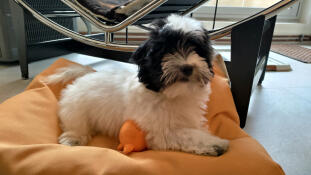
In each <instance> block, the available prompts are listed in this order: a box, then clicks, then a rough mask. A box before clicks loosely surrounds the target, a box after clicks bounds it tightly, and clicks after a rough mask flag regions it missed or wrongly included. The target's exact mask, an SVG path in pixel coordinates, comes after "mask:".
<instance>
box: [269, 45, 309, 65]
mask: <svg viewBox="0 0 311 175" xmlns="http://www.w3.org/2000/svg"><path fill="white" fill-rule="evenodd" d="M271 51H273V52H275V53H278V54H281V55H284V56H287V57H289V58H292V59H295V60H298V61H301V62H304V63H311V49H308V48H305V47H302V46H298V45H290V44H273V45H271Z"/></svg>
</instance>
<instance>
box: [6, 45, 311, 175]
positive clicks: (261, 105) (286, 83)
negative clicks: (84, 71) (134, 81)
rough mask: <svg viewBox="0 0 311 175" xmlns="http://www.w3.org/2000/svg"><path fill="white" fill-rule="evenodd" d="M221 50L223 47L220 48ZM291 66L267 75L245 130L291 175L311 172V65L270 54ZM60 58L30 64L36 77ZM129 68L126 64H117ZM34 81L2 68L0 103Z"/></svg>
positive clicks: (79, 58)
mask: <svg viewBox="0 0 311 175" xmlns="http://www.w3.org/2000/svg"><path fill="white" fill-rule="evenodd" d="M218 49H219V48H218ZM220 49H221V47H220ZM270 55H271V56H272V57H276V58H278V59H280V60H281V61H284V62H287V63H289V64H290V65H291V67H292V71H290V72H267V74H266V78H265V80H264V81H263V84H262V86H259V87H257V88H256V90H255V91H254V92H253V95H252V99H251V104H250V109H249V115H248V119H247V123H246V127H245V131H246V132H248V133H249V134H250V135H251V136H253V137H254V138H256V139H257V140H258V141H259V142H260V143H261V144H262V145H263V146H264V147H265V148H266V149H267V151H268V152H269V153H270V155H271V156H272V158H273V159H274V160H276V161H277V162H278V163H280V164H281V166H282V167H283V169H284V170H285V172H286V174H287V175H297V174H299V175H309V174H310V172H311V167H310V165H311V151H310V148H311V134H310V133H311V127H310V126H311V76H310V75H311V64H304V63H301V62H298V61H295V60H292V59H289V58H286V57H284V56H281V55H278V54H275V53H273V52H271V53H270ZM63 57H65V58H67V59H69V60H72V61H75V62H78V63H81V64H84V65H91V66H93V67H94V68H95V69H97V70H100V69H102V68H104V66H105V64H106V63H107V62H112V61H110V60H103V59H99V58H94V57H89V56H84V55H79V54H69V55H65V56H63ZM56 59H57V58H51V59H47V60H42V61H37V62H34V63H31V64H30V77H34V76H35V75H36V74H38V73H39V72H41V71H42V70H43V69H45V68H46V67H48V66H49V65H50V64H51V63H53V62H54V61H55V60H56ZM114 64H116V65H117V66H119V65H121V66H126V64H123V63H114ZM30 81H31V79H30V80H21V78H20V71H19V67H18V66H16V65H13V66H1V65H0V103H1V102H3V101H4V100H5V99H7V98H9V97H11V96H13V95H16V94H17V93H19V92H21V91H23V89H24V88H25V87H26V86H27V84H28V83H29V82H30Z"/></svg>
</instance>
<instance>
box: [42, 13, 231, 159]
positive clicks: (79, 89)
mask: <svg viewBox="0 0 311 175" xmlns="http://www.w3.org/2000/svg"><path fill="white" fill-rule="evenodd" d="M153 26H154V29H153V30H152V31H151V33H150V38H149V39H148V40H147V41H146V42H145V43H144V44H142V45H141V46H140V47H139V48H138V49H137V50H136V52H135V53H134V54H133V56H132V60H133V61H134V62H135V63H136V64H137V65H138V74H137V72H135V71H134V72H133V71H129V70H126V69H118V70H116V69H114V70H104V71H101V72H92V71H91V70H90V69H88V68H85V67H80V66H72V67H69V68H63V69H60V70H59V71H58V73H56V74H54V75H51V76H49V77H48V78H47V80H46V81H47V82H48V83H56V82H60V81H67V80H70V79H72V78H77V77H78V78H77V79H76V80H75V81H74V82H73V83H72V84H71V85H68V86H67V88H66V89H64V90H63V91H62V96H61V99H60V102H59V105H60V110H59V118H60V121H61V125H62V129H63V131H64V132H63V133H62V135H61V136H60V137H59V143H61V144H64V145H86V144H87V143H88V141H89V140H90V138H91V136H92V134H93V133H94V132H99V133H102V134H105V135H109V136H112V137H117V136H118V133H119V130H120V127H121V126H122V124H123V123H124V122H125V121H126V120H134V121H135V122H136V123H137V124H138V126H139V127H140V128H141V129H142V130H144V131H145V132H146V138H145V139H146V142H147V145H148V148H150V149H154V150H179V151H184V152H189V153H195V154H200V155H215V156H217V155H221V154H222V153H223V152H225V151H226V150H227V148H228V144H229V142H228V141H227V140H224V139H221V138H219V137H216V136H213V135H211V134H210V133H209V131H208V129H207V127H206V118H205V117H204V114H205V113H206V111H207V106H206V102H207V101H208V100H209V95H210V93H211V89H210V83H209V82H210V80H211V78H212V77H213V70H212V48H211V45H210V41H209V37H208V32H207V31H206V30H205V29H204V28H203V27H202V25H201V23H200V22H198V21H196V20H194V19H192V18H188V17H182V16H178V15H171V16H169V17H167V18H166V19H163V20H158V21H156V22H155V23H154V25H153Z"/></svg>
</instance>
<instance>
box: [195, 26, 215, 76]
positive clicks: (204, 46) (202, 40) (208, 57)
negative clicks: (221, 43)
mask: <svg viewBox="0 0 311 175" xmlns="http://www.w3.org/2000/svg"><path fill="white" fill-rule="evenodd" d="M196 42H197V43H196V44H197V47H196V52H197V53H198V55H200V56H201V57H203V58H205V61H206V63H207V64H208V67H209V69H210V71H211V72H212V73H214V72H213V65H212V62H213V57H214V56H213V55H214V51H213V48H212V44H211V41H210V37H209V32H208V31H207V30H206V29H203V33H202V36H200V37H199V39H197V40H196Z"/></svg>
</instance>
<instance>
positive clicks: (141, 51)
mask: <svg viewBox="0 0 311 175" xmlns="http://www.w3.org/2000/svg"><path fill="white" fill-rule="evenodd" d="M150 48H151V42H150V40H147V41H145V42H144V43H143V44H141V45H140V46H139V47H138V49H136V51H135V52H134V53H133V54H132V56H131V58H130V62H132V63H135V64H137V65H141V64H142V63H143V60H144V59H145V57H146V56H147V54H148V51H149V50H150Z"/></svg>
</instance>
